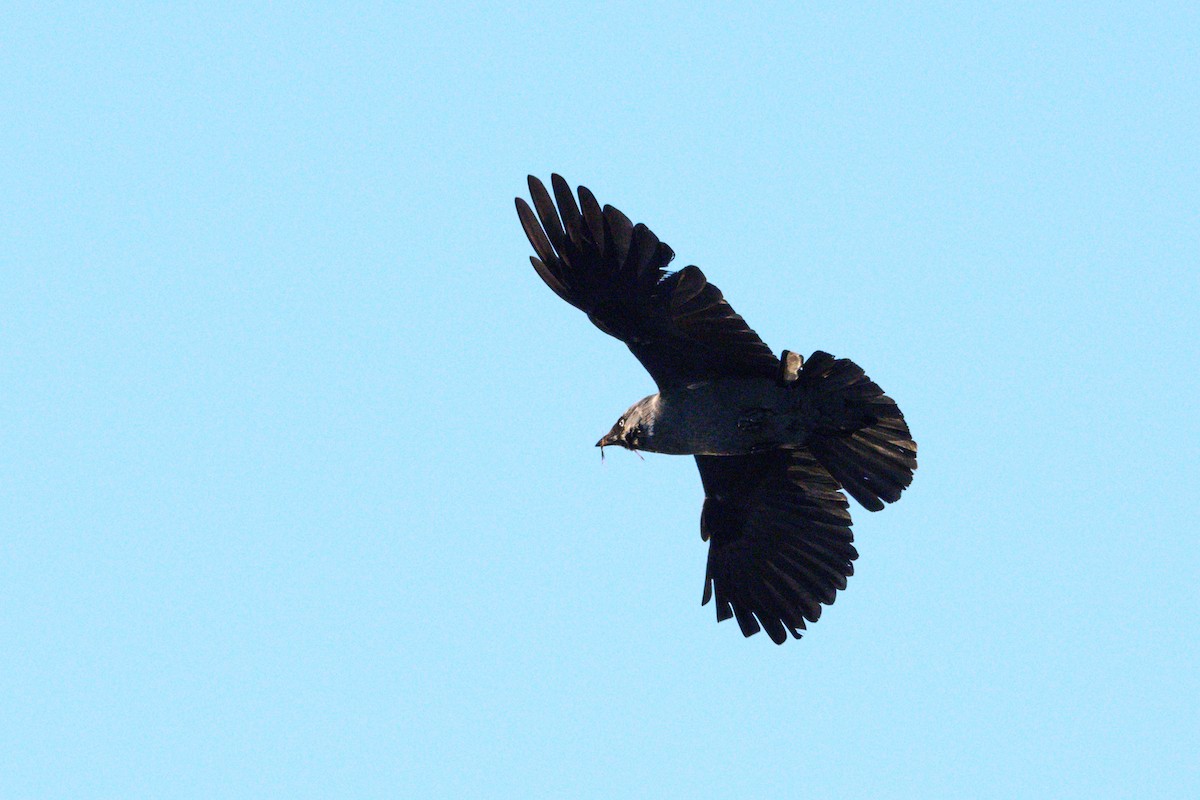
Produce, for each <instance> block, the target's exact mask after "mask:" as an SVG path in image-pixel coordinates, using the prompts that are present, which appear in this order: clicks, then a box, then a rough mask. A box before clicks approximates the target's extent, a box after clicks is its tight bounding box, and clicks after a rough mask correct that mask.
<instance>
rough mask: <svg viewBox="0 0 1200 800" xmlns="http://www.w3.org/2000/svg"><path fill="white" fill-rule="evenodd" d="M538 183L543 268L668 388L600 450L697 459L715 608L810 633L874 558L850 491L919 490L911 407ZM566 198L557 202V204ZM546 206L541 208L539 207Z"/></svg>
mask: <svg viewBox="0 0 1200 800" xmlns="http://www.w3.org/2000/svg"><path fill="white" fill-rule="evenodd" d="M551 186H552V188H553V191H554V198H553V199H551V197H550V193H549V192H547V191H546V187H545V186H544V185H543V184H542V182H541V181H539V180H538V179H537V178H534V177H532V176H530V178H529V191H530V195H531V197H532V199H533V208H530V206H529V204H528V203H526V202H525V200H524V199H522V198H517V200H516V204H517V213H518V215H519V216H520V218H521V224H522V226H523V227H524V228H525V235H526V236H527V237H528V238H529V243H530V244H531V245H533V249H534V252H535V253H537V255H536V256H531V257H530V261H532V262H533V268H534V269H535V270H536V271H537V274H538V275H539V276H541V278H542V280H543V281H545V283H546V285H548V286H549V287H550V288H551V289H552V290H554V292H555V294H557V295H558V296H559V297H561V298H562V299H563V300H566V301H567V302H568V303H570V304H571V305H573V306H575V307H577V308H579V309H581V310H582V311H584V312H585V313H586V314H587V315H588V318H589V319H590V320H591V321H592V322H593V323H595V325H596V327H598V328H600V330H602V331H604V332H605V333H607V334H609V335H611V336H615V337H616V338H618V339H620V340H621V341H623V342H624V343H625V344H626V345H628V347H629V349H630V350H631V351H632V352H633V354H634V356H636V357H637V359H638V361H640V362H641V363H642V366H644V367H645V368H646V370H647V371H648V372H649V373H650V376H651V377H652V378H653V379H654V382H655V384H657V386H658V394H655V395H651V396H649V397H646V398H644V399H642V400H639V401H638V402H637V403H634V404H633V405H632V406H631V407H630V408H629V409H628V410H627V411H626V412H625V413H624V414H623V415H621V417H620V418H619V419H618V420H617V423H616V424H615V425H613V427H612V429H611V430H610V431H609V432H608V433H607V434H605V435H604V437H603V438H601V439H600V441H599V442H597V443H596V444H597V445H598V446H600V447H604V446H607V445H615V446H619V447H625V448H627V449H630V450H644V451H647V452H654V453H669V454H674V455H693V456H695V458H696V466H697V467H698V468H699V470H700V480H701V483H702V484H703V486H704V494H705V500H704V508H703V510H702V511H701V515H700V534H701V536H702V537H703V538H704V540H706V541H708V543H709V550H708V568H707V575H706V576H705V582H704V597H703V603H707V602H708V601H709V600H710V599H712V598H713V597H714V596H715V598H716V608H717V620H718V621H721V620H725V619H728V618H730V617H734V618H736V619H737V621H738V625H739V626H740V627H741V630H742V633H743V634H744V635H746V636H750V635H752V634H754V633H757V632H758V631H759V630H760V629H762V630H765V631H766V632H767V635H768V636H770V637H771V639H772V640H774V641H775V642H776V643H777V644H782V643H783V642H784V641H785V640H786V639H787V634H788V633H789V632H790V633H791V634H792V635H793V636H794V637H796V638H800V635H801V633H800V632H801V631H802V630H804V628H805V624H806V622H815V621H816V620H817V618H818V617H820V616H821V606H822V604H825V605H828V604H830V603H832V602H833V600H834V597H835V594H836V592H837V591H838V590H839V589H844V588H846V578H847V577H849V576H850V575H851V574H852V573H853V571H854V567H853V561H854V559H855V558H856V557H857V556H858V553H857V552H856V551H855V549H854V545H853V538H854V537H853V534H852V533H851V530H850V513H849V511H848V505H849V504H848V503H847V501H846V498H845V496H844V495H843V494H842V492H841V491H840V490H842V489H844V490H845V491H846V492H848V493H849V494H850V496H851V497H853V498H854V499H855V500H857V501H858V502H859V503H860V504H862V505H863V506H864V507H866V508H868V509H870V510H872V511H878V510H879V509H881V508H883V505H884V503H891V502H895V501H896V500H898V499H899V498H900V493H901V492H902V491H903V490H904V489H905V488H906V487H907V486H908V485H909V484H910V483H912V478H913V470H915V469H916V468H917V445H916V443H915V442H914V441H913V439H912V435H911V434H910V433H909V430H908V425H907V424H906V423H905V421H904V415H903V414H901V413H900V409H899V408H898V407H897V406H896V403H895V401H893V400H892V399H891V398H890V397H888V396H887V395H885V394H884V393H883V390H881V389H880V388H879V386H878V385H876V384H875V383H874V382H873V381H871V379H870V378H868V377H867V376H866V374H865V373H864V372H863V370H862V369H861V368H860V367H858V365H856V364H854V363H853V362H852V361H849V360H848V359H839V358H834V357H833V356H831V355H829V354H828V353H823V352H821V351H817V352H815V353H813V355H812V356H810V357H809V359H808V360H807V361H804V360H803V359H802V358H801V357H800V356H799V355H797V354H796V353H792V352H789V351H787V350H785V351H783V354H782V356H780V357H778V358H777V357H776V356H775V355H774V354H773V353H772V352H771V349H770V348H769V347H767V345H766V344H764V343H763V341H762V339H760V338H759V337H758V334H756V333H755V332H754V331H753V330H751V329H750V327H749V326H748V325H746V322H745V320H743V319H742V318H741V316H739V315H738V314H737V313H736V312H734V310H733V308H732V307H731V306H730V305H729V303H728V302H727V301H726V300H725V298H724V296H723V295H722V294H721V291H720V290H719V289H718V288H717V287H716V286H714V285H713V284H711V283H709V282H708V281H707V279H706V278H705V277H704V273H703V272H701V271H700V269H699V268H698V267H694V266H689V267H685V268H683V269H681V270H679V271H678V272H669V271H668V270H667V265H668V264H670V262H671V260H672V259H673V258H674V257H675V253H674V251H673V250H671V248H670V247H668V246H667V245H666V244H665V243H664V242H660V241H659V239H658V237H657V236H655V235H654V233H653V232H651V231H650V229H649V228H647V227H646V226H645V225H642V224H641V223H639V224H637V225H634V224H633V223H632V222H630V220H629V218H628V217H626V216H625V215H624V214H622V213H621V212H620V211H618V210H617V209H615V208H613V207H612V206H607V205H606V206H603V207H601V206H600V204H599V203H598V202H597V201H596V198H595V197H594V196H593V195H592V193H591V192H590V191H588V190H587V189H586V188H585V187H582V186H581V187H579V192H578V195H579V201H578V203H576V199H575V195H574V194H573V193H572V192H571V189H570V187H569V186H568V185H567V182H566V181H564V180H563V179H562V177H560V176H558V175H553V176H551ZM555 201H557V208H556V207H555V206H556V203H555ZM534 209H536V212H535V210H534Z"/></svg>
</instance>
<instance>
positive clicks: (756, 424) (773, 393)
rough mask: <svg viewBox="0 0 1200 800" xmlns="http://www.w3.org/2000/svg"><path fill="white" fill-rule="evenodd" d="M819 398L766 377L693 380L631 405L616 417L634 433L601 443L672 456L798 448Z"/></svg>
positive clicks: (813, 422) (816, 417) (815, 418)
mask: <svg viewBox="0 0 1200 800" xmlns="http://www.w3.org/2000/svg"><path fill="white" fill-rule="evenodd" d="M806 395H807V396H806ZM818 401H819V398H817V397H813V396H812V395H811V394H810V393H806V392H805V391H803V388H802V387H799V386H796V385H794V384H791V385H789V384H780V383H779V382H776V381H773V380H768V379H766V378H719V379H715V380H708V381H696V382H694V383H689V384H686V385H683V386H677V387H672V388H671V389H668V390H666V391H663V392H659V393H658V394H655V395H651V396H649V397H647V398H645V399H643V400H640V401H638V402H637V403H635V404H634V405H633V406H631V407H630V408H629V410H628V411H626V412H625V414H624V415H623V416H622V418H621V419H622V420H625V421H626V423H625V424H626V425H629V424H631V423H632V424H633V425H634V426H635V427H634V428H633V429H632V433H633V434H634V435H633V436H632V437H631V439H630V440H623V439H621V440H618V439H617V438H616V437H614V440H613V441H610V442H605V444H617V445H620V446H622V447H629V449H632V450H644V451H646V452H648V453H666V454H669V455H677V456H691V455H708V456H737V455H746V454H749V453H757V452H761V451H763V450H768V449H775V448H785V449H786V448H793V447H803V446H804V445H805V443H806V442H807V441H808V438H809V436H811V435H812V433H813V432H814V430H815V429H816V427H817V425H818V423H819V422H820V421H821V416H822V408H821V407H820V405H819V404H818ZM638 425H640V426H641V427H640V429H639V428H638V427H636V426H638ZM611 433H613V432H612V431H610V434H611Z"/></svg>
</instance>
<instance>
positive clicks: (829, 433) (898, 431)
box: [796, 350, 917, 511]
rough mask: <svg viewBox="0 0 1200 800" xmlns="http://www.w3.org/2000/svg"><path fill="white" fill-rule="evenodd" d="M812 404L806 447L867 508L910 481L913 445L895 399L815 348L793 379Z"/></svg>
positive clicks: (853, 367)
mask: <svg viewBox="0 0 1200 800" xmlns="http://www.w3.org/2000/svg"><path fill="white" fill-rule="evenodd" d="M796 383H797V386H796V388H797V389H798V390H800V391H801V392H803V393H804V394H803V397H804V402H805V403H806V404H808V405H810V407H811V408H814V409H816V412H817V425H816V429H815V430H814V431H813V433H812V435H811V436H810V438H809V440H808V442H807V446H808V449H809V450H810V451H811V452H812V454H813V455H814V456H815V457H816V459H817V460H818V461H820V462H821V464H822V466H824V467H825V469H827V470H829V474H830V475H832V476H833V477H834V478H835V479H836V480H837V482H838V483H840V484H841V485H842V488H844V489H845V490H846V491H847V492H849V493H850V496H851V497H853V498H854V499H855V500H857V501H858V502H859V503H861V504H862V505H863V506H864V507H865V508H868V509H870V510H871V511H878V510H879V509H881V508H883V504H884V503H885V502H887V503H894V502H896V501H897V500H899V499H900V493H901V492H902V491H904V489H905V488H906V487H907V486H908V485H909V484H910V483H912V479H913V470H915V469H916V468H917V444H916V442H914V441H913V440H912V434H911V433H909V430H908V424H907V423H906V422H905V421H904V415H903V414H902V413H900V409H899V408H898V407H897V406H896V401H895V400H892V398H890V397H888V396H887V395H885V394H884V393H883V390H882V389H880V388H879V385H878V384H876V383H875V382H874V381H872V380H871V379H870V378H868V377H867V375H866V373H864V372H863V370H862V367H860V366H858V365H857V364H855V363H854V362H853V361H851V360H849V359H847V358H834V357H833V356H831V355H829V353H823V352H821V351H819V350H818V351H817V352H815V353H813V354H812V357H811V358H809V359H808V361H807V362H806V363H805V364H804V367H803V369H801V370H800V374H799V376H798V379H797V381H796Z"/></svg>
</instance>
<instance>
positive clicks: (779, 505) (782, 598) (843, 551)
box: [696, 449, 858, 644]
mask: <svg viewBox="0 0 1200 800" xmlns="http://www.w3.org/2000/svg"><path fill="white" fill-rule="evenodd" d="M696 465H697V466H698V467H699V468H700V479H701V481H703V483H704V493H705V500H704V511H703V512H702V514H701V517H700V535H701V536H702V537H703V538H704V539H705V540H707V541H708V542H709V546H708V570H707V574H706V575H705V578H704V599H703V603H707V602H708V601H709V600H710V599H711V598H712V597H713V595H714V594H715V595H716V599H717V621H718V622H720V621H722V620H726V619H729V618H730V617H736V618H737V621H738V625H740V626H741V629H742V633H743V634H744V635H746V636H751V635H753V634H755V633H758V631H759V629H760V627H761V628H762V629H764V630H766V632H767V635H768V636H770V637H771V639H772V640H774V642H775V643H776V644H783V642H784V641H785V640H786V639H787V634H788V632H791V634H792V636H794V637H796V638H797V639H798V638H800V635H801V634H800V631H802V630H804V626H805V621H806V620H807V621H808V622H816V621H817V619H818V618H819V617H820V616H821V604H822V603H824V604H826V605H828V604H829V603H832V602H833V600H834V595H835V594H836V592H837V591H838V590H839V589H845V588H846V578H847V577H849V576H850V575H852V574H853V573H854V565H853V563H852V562H853V561H854V559H855V558H857V557H858V552H857V551H856V550H855V549H854V544H853V541H854V536H853V534H852V533H851V531H850V512H849V511H848V510H847V506H848V503H847V502H846V498H845V496H844V495H843V494H842V493H841V492H840V491H838V484H837V481H835V480H834V479H833V478H832V477H831V476H830V475H829V473H828V472H827V471H826V470H825V468H824V467H822V466H821V465H820V464H819V463H818V462H817V460H816V459H815V458H813V456H812V455H811V454H810V453H809V452H808V451H807V450H803V449H799V450H775V451H772V452H768V453H757V454H752V455H744V456H696Z"/></svg>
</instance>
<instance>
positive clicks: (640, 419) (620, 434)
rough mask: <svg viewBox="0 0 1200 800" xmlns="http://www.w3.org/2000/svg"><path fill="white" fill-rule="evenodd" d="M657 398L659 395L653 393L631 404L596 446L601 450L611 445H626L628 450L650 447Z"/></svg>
mask: <svg viewBox="0 0 1200 800" xmlns="http://www.w3.org/2000/svg"><path fill="white" fill-rule="evenodd" d="M657 398H658V396H657V395H652V396H651V397H647V398H645V399H643V400H639V401H638V402H636V403H634V404H633V405H632V406H630V407H629V410H628V411H626V412H625V413H624V414H622V415H621V418H620V419H618V420H617V424H616V425H613V426H612V429H611V430H609V432H608V433H606V434H604V436H602V437H601V438H600V441H598V442H596V447H599V448H601V452H603V448H605V447H608V446H609V445H616V446H618V447H624V448H625V449H626V450H646V449H649V448H648V447H647V445H648V444H649V440H650V438H651V437H652V436H653V434H654V411H655V406H656V400H657Z"/></svg>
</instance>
